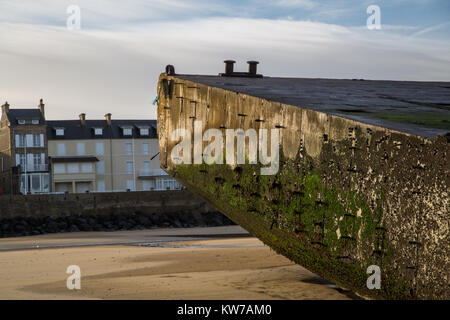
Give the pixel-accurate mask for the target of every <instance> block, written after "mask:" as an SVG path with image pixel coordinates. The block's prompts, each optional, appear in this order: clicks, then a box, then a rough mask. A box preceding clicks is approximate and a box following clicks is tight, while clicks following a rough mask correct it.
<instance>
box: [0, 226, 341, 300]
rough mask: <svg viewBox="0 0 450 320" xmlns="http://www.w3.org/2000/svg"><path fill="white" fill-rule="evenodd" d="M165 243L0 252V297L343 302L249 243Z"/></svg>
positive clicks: (304, 273)
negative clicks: (72, 286) (76, 270)
mask: <svg viewBox="0 0 450 320" xmlns="http://www.w3.org/2000/svg"><path fill="white" fill-rule="evenodd" d="M92 234H93V233H90V235H92ZM128 234H130V235H132V234H133V233H132V232H131V233H128ZM67 236H68V237H70V238H71V239H74V238H76V234H68V235H67ZM60 237H63V236H60ZM23 239H25V240H22V239H18V240H16V241H18V242H23V243H26V242H27V241H35V238H34V237H29V238H23ZM30 239H31V240H30ZM93 239H95V236H94V237H93ZM3 240H6V241H5V242H4V243H7V242H11V241H12V240H8V239H0V247H1V244H2V241H3ZM62 242H64V243H66V241H63V240H62ZM167 245H168V246H167V247H146V246H131V245H101V246H88V247H65V248H50V249H32V250H10V251H3V252H0V299H220V300H222V299H238V300H241V299H242V300H245V299H349V297H348V296H347V295H344V294H342V293H340V292H338V291H337V290H336V289H335V288H333V287H331V286H328V285H327V282H325V281H324V280H322V279H321V278H320V277H318V276H316V275H314V274H313V273H311V272H309V271H307V270H306V269H304V268H302V267H301V266H298V265H295V264H294V263H292V262H290V261H289V260H288V259H286V258H284V257H283V256H280V255H278V254H276V253H274V252H273V251H272V250H271V249H270V248H268V247H267V246H264V245H263V244H262V243H261V242H260V241H259V240H258V239H256V238H233V239H217V240H200V241H199V240H196V241H183V242H175V243H174V242H172V243H167ZM69 265H78V266H79V267H80V268H81V290H68V289H67V287H66V280H67V277H68V276H69V275H68V274H66V269H67V267H68V266H69Z"/></svg>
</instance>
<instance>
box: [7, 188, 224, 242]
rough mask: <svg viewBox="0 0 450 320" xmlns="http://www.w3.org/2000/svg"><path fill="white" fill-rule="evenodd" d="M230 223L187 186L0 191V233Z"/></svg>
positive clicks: (129, 228)
mask: <svg viewBox="0 0 450 320" xmlns="http://www.w3.org/2000/svg"><path fill="white" fill-rule="evenodd" d="M230 224H233V222H231V220H229V219H228V218H226V217H225V216H223V215H222V214H221V213H220V212H218V211H217V210H216V209H214V208H213V207H211V206H210V205H208V204H206V203H205V202H204V201H203V200H201V199H200V198H198V197H197V196H195V195H193V194H192V193H191V192H189V191H187V190H182V191H154V192H124V193H86V194H58V195H27V196H22V195H12V196H9V195H8V196H0V237H12V236H28V235H37V234H43V233H54V232H76V231H115V230H136V229H146V228H158V227H163V228H164V227H165V228H168V227H174V228H182V227H184V228H189V227H195V226H221V225H230Z"/></svg>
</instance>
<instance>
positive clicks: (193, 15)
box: [0, 0, 450, 119]
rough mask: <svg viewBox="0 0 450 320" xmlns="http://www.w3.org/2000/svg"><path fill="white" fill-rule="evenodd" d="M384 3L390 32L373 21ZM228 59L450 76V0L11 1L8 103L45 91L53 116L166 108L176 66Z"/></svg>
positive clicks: (361, 72)
mask: <svg viewBox="0 0 450 320" xmlns="http://www.w3.org/2000/svg"><path fill="white" fill-rule="evenodd" d="M373 4H375V5H378V6H379V7H380V10H381V30H369V29H368V28H367V23H366V21H367V18H368V17H369V16H370V14H368V13H367V8H368V6H369V5H373ZM71 5H76V6H78V7H79V8H80V18H81V19H80V27H81V28H80V30H69V29H68V28H67V20H68V18H70V17H71V16H72V13H71V12H69V13H68V7H69V6H71ZM70 21H73V20H70ZM225 59H234V60H237V61H238V64H237V65H236V69H238V70H239V69H240V70H242V71H245V70H246V68H247V66H246V63H245V61H247V60H258V61H260V62H261V64H260V66H259V72H261V73H263V74H264V75H268V76H283V77H321V78H365V79H392V80H445V81H450V1H448V0H379V1H375V0H374V1H371V0H370V1H365V0H267V1H263V0H228V1H225V0H222V1H219V0H147V1H144V0H127V1H106V0H95V1H94V0H70V1H66V0H21V1H18V0H0V71H1V76H0V101H1V102H2V104H3V102H4V101H5V100H7V101H8V102H9V104H10V105H11V107H12V108H31V107H35V106H37V104H38V101H39V99H40V98H43V99H44V100H45V103H46V113H47V118H48V119H75V118H77V117H78V114H80V113H82V112H84V113H86V114H87V118H88V119H100V118H103V115H104V114H105V113H107V112H111V113H112V114H113V118H127V119H131V118H155V117H156V112H155V106H153V105H152V101H153V100H154V98H155V96H156V84H157V79H158V76H159V74H160V73H161V72H162V71H163V70H164V67H165V65H166V64H169V63H170V64H173V65H175V68H176V72H177V73H189V74H217V73H219V72H222V71H223V69H224V67H223V60H225Z"/></svg>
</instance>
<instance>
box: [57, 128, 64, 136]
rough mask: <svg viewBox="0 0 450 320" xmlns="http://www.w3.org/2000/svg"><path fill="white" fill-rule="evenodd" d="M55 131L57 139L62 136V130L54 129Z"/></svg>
mask: <svg viewBox="0 0 450 320" xmlns="http://www.w3.org/2000/svg"><path fill="white" fill-rule="evenodd" d="M55 131H56V135H57V136H59V137H61V136H64V128H57V129H55Z"/></svg>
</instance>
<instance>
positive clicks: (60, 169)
mask: <svg viewBox="0 0 450 320" xmlns="http://www.w3.org/2000/svg"><path fill="white" fill-rule="evenodd" d="M53 172H54V173H56V174H62V173H66V165H65V164H64V163H55V164H54V165H53Z"/></svg>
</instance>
